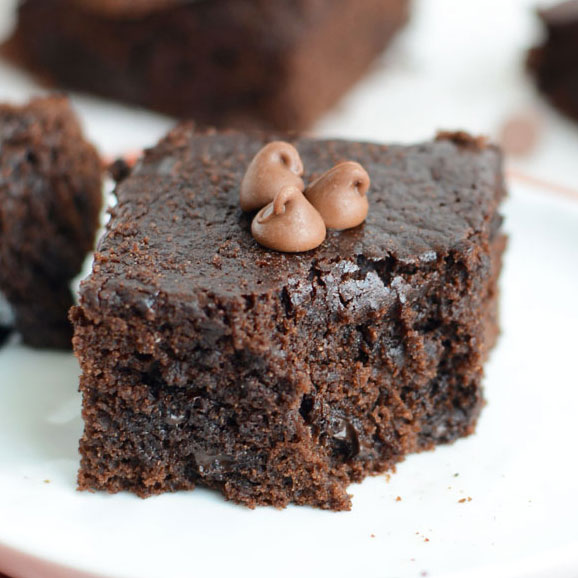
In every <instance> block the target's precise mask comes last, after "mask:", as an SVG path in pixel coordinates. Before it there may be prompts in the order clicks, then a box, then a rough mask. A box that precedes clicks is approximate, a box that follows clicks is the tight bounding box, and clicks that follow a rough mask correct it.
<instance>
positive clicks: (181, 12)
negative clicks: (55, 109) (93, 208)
mask: <svg viewBox="0 0 578 578" xmlns="http://www.w3.org/2000/svg"><path fill="white" fill-rule="evenodd" d="M408 3H409V2H408V0H364V1H363V2H360V1H359V0H340V1H339V2H337V1H335V0H321V1H316V2H310V1H308V0H291V1H287V0H219V1H218V2H214V1H196V2H190V1H184V0H108V1H105V2H100V1H99V0H23V1H22V2H21V3H20V7H19V11H18V27H17V31H16V34H15V36H14V38H13V39H12V41H11V42H10V45H9V46H10V50H9V53H11V54H12V55H13V56H15V57H16V58H17V59H19V60H20V61H22V62H23V63H25V64H26V65H28V66H29V67H31V68H32V69H34V70H36V71H38V72H40V73H41V74H42V75H43V76H44V77H45V78H51V79H52V81H55V82H57V83H62V84H63V85H65V86H67V87H71V88H75V89H79V90H84V91H89V92H94V93H97V94H100V95H103V96H107V97H111V98H116V99H119V100H123V101H126V102H130V103H135V104H138V105H142V106H146V107H150V108H153V109H156V110H159V111H162V112H165V113H169V114H172V115H177V116H180V117H186V118H191V117H192V118H195V119H196V120H201V121H204V122H207V123H211V124H220V125H223V126H224V125H229V124H237V125H238V124H243V125H246V124H248V123H251V124H255V123H257V124H259V125H261V126H274V127H279V128H283V129H302V128H306V127H308V126H309V125H311V124H312V123H313V122H314V121H315V119H317V118H318V117H319V116H320V115H321V114H322V113H323V112H325V111H326V110H327V109H329V108H330V107H331V106H332V105H333V104H335V102H336V101H337V100H338V99H339V98H340V97H341V96H342V95H343V94H344V93H345V92H346V91H347V90H348V89H349V88H350V87H351V86H352V85H353V84H354V83H355V82H356V81H358V80H359V79H360V78H361V77H362V76H363V74H365V72H366V71H367V69H368V68H369V66H370V64H371V63H372V62H373V61H374V60H375V58H376V57H377V56H378V55H379V54H380V53H381V52H382V50H383V49H384V48H385V46H386V45H387V44H388V43H389V41H390V40H391V38H392V36H393V35H394V34H395V32H396V31H397V30H398V29H399V28H400V27H401V26H402V25H403V23H404V22H405V20H406V18H407V11H408Z"/></svg>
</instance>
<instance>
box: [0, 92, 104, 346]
mask: <svg viewBox="0 0 578 578" xmlns="http://www.w3.org/2000/svg"><path fill="white" fill-rule="evenodd" d="M101 194H102V193H101V167H100V160H99V157H98V154H97V152H96V150H95V149H94V147H93V146H92V145H90V144H89V143H88V142H86V141H85V140H84V137H83V135H82V132H81V128H80V126H79V124H78V121H77V119H76V117H75V115H74V113H73V111H72V109H71V108H70V106H69V104H68V101H67V99H66V98H64V97H60V96H53V97H49V98H41V99H37V100H33V101H31V102H30V104H28V105H26V106H23V107H18V106H10V105H0V293H2V294H3V296H4V298H3V299H2V300H4V301H6V302H7V303H8V304H9V305H10V308H11V312H10V317H12V322H13V324H14V325H15V328H16V330H17V331H19V332H20V333H21V335H22V338H23V340H24V342H25V343H26V344H28V345H32V346H35V347H55V348H69V347H70V346H71V337H72V328H71V326H70V323H69V321H68V318H67V315H68V309H69V308H70V307H71V305H72V294H71V291H70V281H71V279H72V278H73V277H75V276H76V275H77V274H78V273H79V272H80V269H81V266H82V263H83V261H84V258H85V257H86V254H87V253H88V252H89V251H90V250H91V249H92V246H93V241H94V235H95V232H96V229H97V227H98V220H99V212H100V208H101V204H102V196H101ZM4 317H6V314H4Z"/></svg>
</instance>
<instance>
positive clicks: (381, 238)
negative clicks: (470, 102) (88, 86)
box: [72, 125, 505, 510]
mask: <svg viewBox="0 0 578 578" xmlns="http://www.w3.org/2000/svg"><path fill="white" fill-rule="evenodd" d="M268 138H269V137H266V136H263V135H244V134H239V133H211V132H209V133H195V132H194V130H193V129H192V128H191V127H190V126H187V125H184V126H181V127H180V128H177V129H175V130H174V131H173V132H171V133H170V134H169V136H168V137H167V138H166V139H165V140H163V141H162V142H161V143H160V144H159V145H158V146H157V147H156V148H154V149H152V150H150V151H148V152H147V153H146V155H145V157H144V160H143V161H142V162H141V163H140V164H139V165H138V167H137V168H136V169H135V170H134V172H133V174H132V175H131V176H130V177H129V178H127V179H126V180H124V181H123V182H122V183H121V184H120V185H119V186H118V188H117V196H118V205H117V206H116V207H115V208H114V210H113V214H112V218H111V221H110V223H109V225H108V229H107V233H106V235H105V237H104V238H103V240H102V242H101V244H100V249H99V251H98V253H97V254H96V258H95V264H94V268H93V272H92V274H91V275H90V276H89V278H88V279H87V280H85V281H84V282H83V284H82V286H81V298H80V305H79V306H78V307H76V308H74V309H73V310H72V319H73V321H74V324H75V338H74V345H75V351H76V354H77V355H78V358H79V360H80V364H81V367H82V372H83V373H82V377H81V390H82V393H83V418H84V421H85V431H84V435H83V437H82V440H81V443H80V450H81V454H82V463H81V469H80V473H79V486H80V488H81V489H100V490H107V491H109V492H117V491H120V490H130V491H133V492H136V493H138V494H139V495H141V496H148V495H150V494H155V493H159V492H163V491H173V490H179V489H191V488H194V487H195V485H197V484H201V485H205V486H209V487H212V488H217V489H219V490H220V491H221V492H223V494H224V495H225V496H226V497H227V498H229V499H232V500H235V501H238V502H241V503H244V504H246V505H249V506H255V505H257V504H273V505H275V506H284V505H286V504H287V503H289V502H295V503H298V504H311V505H314V506H318V507H322V508H332V509H336V510H339V509H346V508H348V507H349V505H350V502H349V497H348V495H347V493H346V488H347V486H348V484H350V483H351V482H353V481H359V480H361V479H362V478H363V477H365V476H366V475H368V474H372V473H377V472H383V471H385V470H387V469H389V468H391V467H392V466H393V465H394V464H395V463H396V462H398V461H399V460H400V459H402V458H403V456H404V455H405V454H407V453H408V452H414V451H419V450H424V449H430V448H432V447H434V445H435V444H439V443H446V442H451V441H453V440H455V439H456V438H458V437H460V436H463V435H467V434H469V433H471V432H472V431H473V428H474V425H475V422H476V419H477V417H478V413H479V411H480V408H481V406H482V403H483V401H482V392H481V378H482V362H483V360H484V358H485V357H486V355H487V352H488V348H489V347H490V346H491V344H492V343H493V342H494V340H495V338H496V335H497V331H498V328H497V316H496V312H497V278H498V274H499V270H500V260H501V254H502V251H503V248H504V244H505V239H504V236H503V234H502V233H501V232H500V225H501V217H500V216H499V214H498V213H497V209H498V205H499V202H500V200H501V198H502V197H503V195H504V187H503V180H502V175H501V158H500V154H499V152H498V151H497V150H496V149H495V148H494V147H491V146H485V145H484V143H483V142H482V141H480V140H475V139H471V138H470V137H468V136H467V135H463V134H456V135H454V134H448V135H442V136H441V137H440V139H439V140H437V141H436V142H432V143H427V144H423V145H418V146H411V147H400V146H391V147H387V146H380V145H377V144H362V143H354V142H345V141H315V140H310V139H298V140H296V141H294V144H295V145H296V146H297V148H298V150H299V152H300V153H301V156H302V159H303V162H304V166H305V167H306V175H307V177H308V178H309V179H314V178H315V177H317V176H319V175H320V174H322V173H323V172H324V171H326V170H327V169H329V168H330V167H332V166H333V165H334V164H335V163H337V162H338V161H341V160H346V159H351V160H355V161H358V162H360V163H361V164H362V165H363V166H364V167H365V168H366V169H367V171H368V172H369V174H370V176H371V179H372V185H371V189H370V192H369V199H370V211H369V216H368V218H367V221H366V222H365V224H363V225H361V226H360V227H357V228H355V229H351V230H347V231H343V232H335V231H330V232H329V234H328V237H327V239H326V241H325V242H324V243H323V245H321V247H319V248H318V249H315V250H313V251H310V252H308V253H304V254H282V253H277V252H274V251H270V250H267V249H264V248H263V247H261V246H259V245H258V244H257V243H256V242H255V241H254V239H253V238H252V236H251V233H250V230H249V227H250V221H251V219H250V216H247V215H244V214H242V213H241V211H240V209H239V185H240V183H241V179H242V176H243V173H244V171H245V169H246V167H247V166H248V164H249V162H250V160H251V158H252V157H253V155H254V154H255V153H256V152H257V151H258V150H259V149H260V148H261V146H263V144H264V143H265V141H266V140H268ZM270 138H273V137H270Z"/></svg>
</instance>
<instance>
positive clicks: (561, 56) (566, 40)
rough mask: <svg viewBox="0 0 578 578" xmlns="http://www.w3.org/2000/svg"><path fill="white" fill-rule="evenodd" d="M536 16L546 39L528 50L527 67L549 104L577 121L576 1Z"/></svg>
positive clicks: (577, 31)
mask: <svg viewBox="0 0 578 578" xmlns="http://www.w3.org/2000/svg"><path fill="white" fill-rule="evenodd" d="M539 16H540V19H541V20H542V23H543V25H544V28H545V31H546V38H545V40H544V42H543V44H542V45H541V46H538V47H536V48H534V49H532V50H531V51H530V54H529V58H528V67H529V69H530V71H531V72H532V73H533V74H534V76H535V77H536V81H537V84H538V88H539V89H540V90H541V91H542V92H543V93H544V94H545V95H546V96H547V97H548V98H549V99H550V100H551V101H552V103H553V104H554V105H555V106H556V107H557V108H559V109H560V110H561V111H562V112H564V113H566V114H568V115H569V116H572V117H574V118H575V119H576V120H578V0H570V1H569V2H563V3H561V4H557V5H555V6H553V7H552V8H549V9H547V10H541V11H540V12H539Z"/></svg>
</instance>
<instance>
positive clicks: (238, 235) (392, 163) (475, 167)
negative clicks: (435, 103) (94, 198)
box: [81, 124, 504, 310]
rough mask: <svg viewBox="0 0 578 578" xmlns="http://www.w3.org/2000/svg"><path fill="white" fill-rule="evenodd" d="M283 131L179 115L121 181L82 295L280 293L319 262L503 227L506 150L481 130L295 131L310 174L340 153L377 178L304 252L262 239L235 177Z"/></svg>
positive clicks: (451, 241) (396, 256) (349, 264)
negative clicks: (320, 135) (347, 217)
mask: <svg viewBox="0 0 578 578" xmlns="http://www.w3.org/2000/svg"><path fill="white" fill-rule="evenodd" d="M283 138H285V139H286V140H287V138H286V137H283ZM277 139H278V136H277V137H276V136H274V135H265V134H261V133H253V134H247V133H236V132H215V131H205V132H197V131H196V130H195V128H194V127H193V126H192V125H191V124H184V125H180V126H179V127H177V128H176V129H174V130H173V131H172V132H171V133H169V135H168V136H167V137H166V138H165V139H163V140H162V141H161V142H160V143H159V144H158V145H157V146H156V147H155V148H153V149H150V150H148V151H146V153H145V155H144V157H143V159H142V160H141V161H140V162H139V163H138V165H137V166H136V167H135V169H134V171H133V173H132V174H131V176H130V177H128V178H127V179H125V180H123V181H122V182H121V183H120V184H119V185H118V186H117V190H116V196H117V198H118V204H117V205H116V206H115V207H114V208H113V209H112V217H111V220H110V223H109V225H108V229H107V232H106V234H105V236H104V237H103V239H102V240H101V243H100V245H99V249H98V252H97V254H96V259H95V265H94V269H93V275H91V277H90V278H89V279H88V280H87V281H85V282H84V283H83V285H82V289H81V295H82V300H83V302H84V303H85V304H86V303H87V302H89V301H90V302H91V303H92V304H93V305H95V306H97V307H98V304H99V302H101V301H104V302H107V303H108V304H109V305H111V304H113V303H116V304H121V303H122V304H124V305H126V304H127V303H131V304H132V305H135V306H137V307H144V308H145V310H146V309H148V308H152V307H154V303H155V300H156V299H158V298H159V297H160V296H162V297H161V298H162V299H163V300H164V299H165V298H166V297H167V296H168V297H169V300H170V296H175V297H177V298H178V300H179V302H183V301H184V302H191V300H192V301H195V302H196V301H198V299H199V298H200V297H199V296H200V295H202V294H205V295H213V296H214V295H216V296H218V297H222V298H223V299H230V298H234V297H240V296H250V295H253V296H255V295H260V294H265V293H271V292H280V291H282V290H283V288H284V287H287V286H288V285H290V286H295V285H296V284H297V285H298V284H299V283H300V282H301V281H304V282H307V280H308V279H310V277H311V275H312V266H313V265H314V266H315V267H316V268H317V269H321V270H323V269H325V270H332V269H333V268H335V271H336V272H337V273H336V274H338V275H341V276H343V275H344V274H345V275H346V274H347V273H348V272H353V271H354V270H355V269H356V268H358V267H359V265H360V261H363V262H365V263H367V262H371V261H374V262H375V261H378V260H381V261H383V260H384V259H387V258H389V259H390V260H391V261H392V262H395V263H396V266H401V267H406V268H409V269H411V268H412V267H413V268H415V267H418V266H419V267H423V266H427V264H428V263H431V265H432V267H434V266H436V264H437V263H438V262H439V260H441V259H444V258H446V257H447V256H448V255H449V254H450V252H451V251H452V250H453V249H459V250H463V249H464V248H466V249H467V244H468V243H470V242H471V241H470V240H471V239H472V237H474V236H476V235H480V234H485V235H489V234H490V231H491V229H492V227H496V224H495V223H492V218H493V216H494V214H495V209H496V206H497V204H498V203H499V201H500V199H501V197H502V196H503V194H504V187H503V183H502V180H501V179H502V177H501V170H500V169H501V155H500V153H499V151H498V149H497V148H495V147H494V146H486V145H485V144H484V143H483V142H482V141H480V140H479V139H473V138H470V137H468V136H467V135H464V134H463V133H456V134H453V133H450V134H444V135H441V136H440V137H439V138H438V139H437V140H435V141H432V142H429V143H426V144H421V145H416V146H385V145H379V144H371V143H356V142H348V141H341V140H328V141H319V140H314V139H310V138H296V139H293V140H292V141H291V142H292V143H293V144H294V145H295V146H296V148H297V150H298V151H299V153H300V155H301V158H302V159H303V163H304V166H305V175H306V184H307V183H308V182H311V181H312V180H313V179H315V178H317V177H318V176H320V175H321V174H322V173H324V172H325V171H326V170H328V169H329V168H331V167H332V166H334V165H335V164H336V163H338V162H340V161H344V160H353V161H357V162H359V163H361V164H362V165H363V167H364V168H365V169H366V170H367V172H368V173H369V175H370V177H371V188H370V190H369V193H368V198H369V204H370V209H369V215H368V217H367V220H366V221H365V223H363V224H362V225H360V226H359V227H356V228H354V229H350V230H346V231H341V232H337V231H329V232H328V236H327V239H326V240H325V242H324V243H323V244H322V245H321V246H320V247H318V248H317V249H314V250H312V251H309V252H307V253H302V254H290V255H287V254H282V253H278V252H275V251H272V250H268V249H265V248H263V247H261V246H260V245H258V243H257V242H256V241H255V240H254V239H253V237H252V236H251V232H250V225H251V218H252V216H253V214H254V213H251V214H245V213H243V212H242V211H241V209H240V207H239V187H240V183H241V180H242V178H243V174H244V172H245V170H246V169H247V166H248V164H249V163H250V161H251V159H252V158H253V156H254V155H255V154H256V153H257V151H258V150H259V149H260V148H261V147H262V146H263V145H264V144H265V143H267V142H269V141H271V140H277ZM464 244H465V245H464ZM312 264H313V265H312ZM370 281H371V279H370V277H365V281H364V282H370ZM344 291H345V292H346V291H347V290H346V289H344ZM342 297H343V296H342ZM343 298H346V297H343Z"/></svg>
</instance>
